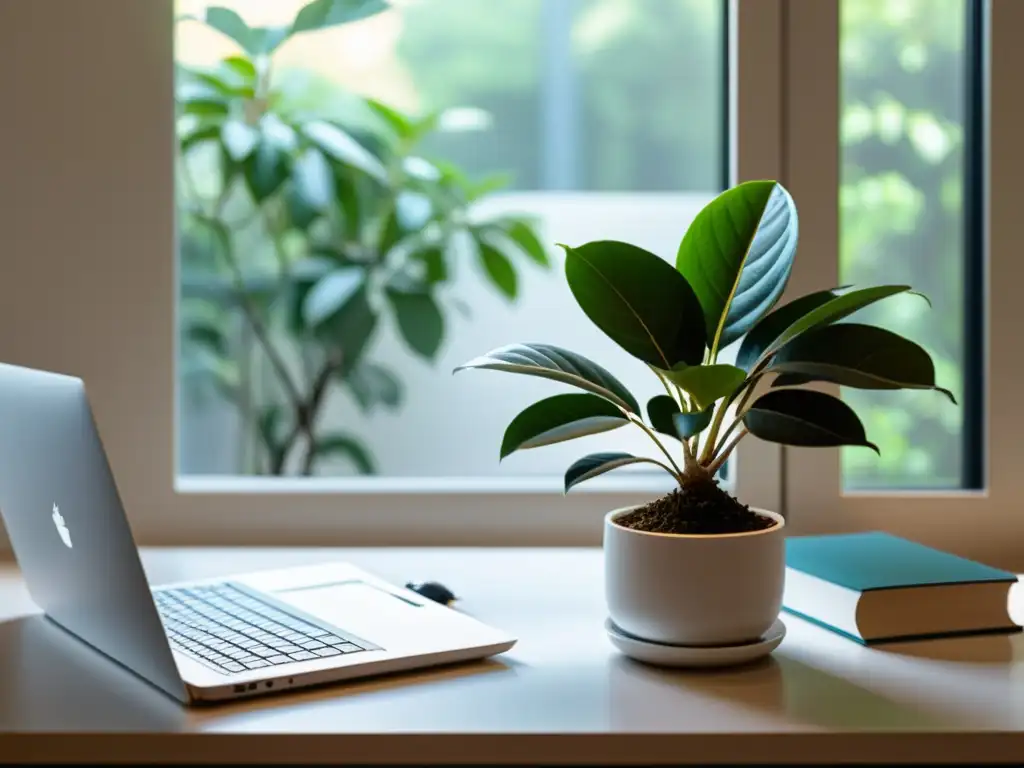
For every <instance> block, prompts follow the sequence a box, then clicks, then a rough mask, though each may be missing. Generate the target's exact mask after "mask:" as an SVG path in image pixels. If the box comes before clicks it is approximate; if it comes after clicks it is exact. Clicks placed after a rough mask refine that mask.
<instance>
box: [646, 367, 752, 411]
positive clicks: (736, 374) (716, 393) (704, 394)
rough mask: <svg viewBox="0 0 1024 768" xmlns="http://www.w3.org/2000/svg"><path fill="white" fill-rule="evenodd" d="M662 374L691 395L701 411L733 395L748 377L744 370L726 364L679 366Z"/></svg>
mask: <svg viewBox="0 0 1024 768" xmlns="http://www.w3.org/2000/svg"><path fill="white" fill-rule="evenodd" d="M662 373H663V374H664V376H665V378H667V379H669V380H670V381H671V382H673V383H674V384H675V385H676V386H678V387H680V388H681V389H682V390H683V391H685V392H687V393H689V394H690V395H691V396H692V397H693V401H694V404H695V405H696V406H697V408H698V409H699V410H703V409H705V408H707V407H708V406H709V405H711V404H712V403H714V402H715V401H716V400H718V399H719V398H722V397H725V396H726V395H731V394H732V393H733V392H735V391H736V388H737V387H739V385H740V384H742V383H743V380H744V379H746V377H747V374H746V372H745V371H744V370H743V369H742V368H737V367H736V366H735V365H726V364H724V363H717V364H715V365H694V366H690V367H685V366H679V367H677V368H675V369H673V370H671V371H663V372H662Z"/></svg>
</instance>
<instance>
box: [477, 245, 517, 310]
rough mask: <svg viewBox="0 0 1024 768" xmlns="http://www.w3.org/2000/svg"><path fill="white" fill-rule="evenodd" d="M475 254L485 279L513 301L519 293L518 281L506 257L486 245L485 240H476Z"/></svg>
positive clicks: (491, 246)
mask: <svg viewBox="0 0 1024 768" xmlns="http://www.w3.org/2000/svg"><path fill="white" fill-rule="evenodd" d="M476 250H477V254H478V255H479V259H480V266H482V267H483V270H484V273H485V274H486V275H487V278H488V279H489V280H490V281H491V284H492V285H494V287H495V288H497V289H498V290H499V291H500V292H501V293H502V294H503V295H504V296H505V298H507V299H514V298H515V297H516V295H517V294H518V292H519V280H518V277H517V275H516V270H515V267H513V266H512V262H511V261H509V259H508V257H507V256H506V255H505V254H503V253H502V252H501V251H499V250H498V249H497V248H495V247H494V246H493V245H491V244H490V243H488V242H487V241H486V240H483V239H481V240H478V241H477V243H476Z"/></svg>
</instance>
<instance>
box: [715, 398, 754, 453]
mask: <svg viewBox="0 0 1024 768" xmlns="http://www.w3.org/2000/svg"><path fill="white" fill-rule="evenodd" d="M755 385H756V380H755V381H754V382H753V383H752V384H751V386H750V387H748V388H747V390H746V391H745V392H744V393H743V397H742V398H741V399H740V402H739V405H737V406H736V418H735V419H733V421H732V423H731V424H730V425H729V426H728V428H727V429H726V430H725V432H723V433H722V437H721V439H720V440H719V441H718V445H717V446H715V451H714V453H713V454H712V456H717V455H718V453H719V452H720V451H721V450H722V446H724V445H725V441H726V440H728V439H729V435H731V434H732V433H733V431H734V430H735V429H736V427H738V426H739V425H740V424H742V423H743V409H744V408H745V407H746V405H747V401H748V400H750V398H751V396H752V395H753V393H754V387H755Z"/></svg>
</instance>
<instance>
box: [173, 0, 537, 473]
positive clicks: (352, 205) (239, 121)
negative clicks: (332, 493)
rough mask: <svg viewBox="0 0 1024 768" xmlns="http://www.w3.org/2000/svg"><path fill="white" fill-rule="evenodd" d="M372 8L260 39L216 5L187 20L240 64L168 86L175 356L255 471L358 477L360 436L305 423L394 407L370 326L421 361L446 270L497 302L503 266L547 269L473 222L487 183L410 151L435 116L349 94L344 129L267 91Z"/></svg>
mask: <svg viewBox="0 0 1024 768" xmlns="http://www.w3.org/2000/svg"><path fill="white" fill-rule="evenodd" d="M386 7H387V6H386V4H385V3H383V2H381V1H380V0H314V2H311V3H309V4H307V5H306V6H304V7H303V8H302V9H301V10H300V11H299V13H298V14H297V16H296V17H295V19H294V21H293V22H292V24H291V25H289V26H285V27H274V28H251V27H249V26H248V25H247V24H246V23H245V21H244V20H243V19H242V18H241V17H240V16H239V15H238V14H237V13H235V12H234V11H232V10H230V9H227V8H220V7H212V8H208V9H206V11H205V13H204V14H203V16H202V18H200V19H193V18H189V19H188V20H190V21H200V22H203V23H205V24H207V25H208V26H210V27H212V28H213V29H216V30H217V31H219V32H221V33H222V34H224V35H226V36H227V37H229V38H231V39H232V40H233V41H234V42H235V43H236V44H237V46H238V49H239V50H238V52H237V53H236V54H235V55H232V56H230V57H228V58H225V59H224V60H223V61H221V62H220V63H219V65H218V66H217V67H215V68H212V69H198V68H188V67H179V70H178V87H177V109H178V123H177V137H178V149H179V152H178V155H179V157H178V163H179V179H180V182H181V183H180V185H179V212H180V216H181V239H182V242H181V262H182V271H183V275H184V280H183V286H182V290H183V296H182V304H181V316H182V320H181V323H180V325H181V334H182V338H181V346H182V356H183V361H184V366H185V373H186V375H187V376H190V377H196V376H198V377H200V378H201V379H204V380H212V381H213V382H215V383H216V385H217V387H218V388H219V390H220V392H221V393H222V394H223V395H224V396H226V397H227V398H228V399H229V400H230V401H231V402H232V403H234V404H235V406H236V407H237V408H238V409H239V411H240V412H241V413H242V414H243V417H244V419H245V421H246V422H247V427H248V429H249V430H251V431H252V432H253V433H254V434H255V435H256V436H257V438H258V439H259V441H260V445H261V447H262V450H261V451H260V452H259V454H258V455H257V456H256V457H255V462H254V466H253V471H255V472H261V473H269V474H283V473H286V472H293V471H294V472H298V473H301V474H310V473H311V472H312V471H313V469H314V466H315V464H316V462H317V461H318V460H320V459H322V458H324V457H328V456H332V455H341V456H344V457H346V458H347V459H348V460H349V461H350V462H351V463H352V464H353V465H354V466H355V467H356V468H357V469H358V470H359V471H360V472H363V473H372V472H373V471H374V467H375V463H374V457H373V456H372V455H371V453H370V452H369V450H368V449H367V448H366V446H365V445H364V444H363V442H362V441H361V440H360V438H359V436H358V435H355V434H352V433H350V432H347V431H344V430H341V429H338V428H337V426H336V425H329V426H325V425H322V424H320V423H319V422H318V416H319V415H320V413H321V409H322V407H323V404H324V401H325V398H326V397H327V396H328V395H329V393H330V392H331V390H332V389H334V388H344V389H347V390H348V391H349V393H350V394H351V395H352V398H353V400H354V401H355V402H356V403H357V404H358V405H359V407H361V408H362V409H363V410H367V411H369V410H372V409H375V408H386V409H395V408H397V407H398V406H399V405H400V403H401V401H402V396H403V387H402V381H401V377H400V375H399V374H398V372H396V371H394V370H392V369H390V368H388V367H385V366H384V365H381V364H380V363H379V362H376V361H374V360H373V355H372V348H373V342H374V339H375V338H376V335H377V334H378V333H379V332H380V326H381V320H382V319H383V318H384V316H385V315H388V316H390V319H391V320H392V321H393V324H394V326H395V327H396V328H397V329H398V333H399V334H400V335H401V337H402V339H403V340H404V342H405V345H406V347H407V348H408V350H409V351H410V352H411V353H412V354H414V355H417V356H420V357H422V358H424V359H426V360H429V361H433V360H434V359H435V358H436V357H437V355H438V353H439V350H440V349H441V346H442V344H443V341H444V337H445V327H446V325H445V314H446V312H447V311H448V310H450V309H451V308H452V307H456V308H459V307H457V306H456V304H455V300H454V299H453V298H451V297H450V296H449V295H448V294H446V293H445V291H444V288H445V286H446V284H448V283H449V282H450V281H452V280H453V279H454V278H453V274H454V268H455V263H456V262H457V261H462V260H463V258H464V257H468V258H470V259H472V260H475V261H476V262H477V266H478V268H479V269H480V270H481V271H482V273H483V274H484V275H486V276H487V278H488V280H489V284H490V285H491V286H492V287H493V288H494V289H495V290H496V291H497V292H498V293H499V294H500V295H502V296H503V297H504V298H506V299H507V300H509V301H512V300H515V298H516V297H517V294H518V290H519V288H518V285H519V282H518V275H517V263H518V262H521V261H523V260H528V261H532V262H535V263H537V264H539V265H541V266H543V267H547V266H548V265H549V262H548V256H547V253H546V251H545V250H544V248H543V247H542V246H541V244H540V242H539V240H538V238H537V235H536V232H535V229H534V225H533V223H532V221H530V220H529V219H527V218H525V217H518V216H501V217H492V218H486V219H481V218H479V217H476V216H474V215H473V212H472V207H473V204H474V203H476V202H477V201H478V200H479V199H481V198H482V197H484V196H485V195H487V194H488V193H490V192H491V191H493V190H495V189H497V188H498V187H500V186H501V183H502V181H501V179H495V178H488V179H483V180H479V181H477V180H473V179H471V178H469V177H468V176H467V175H466V174H464V173H463V172H462V171H461V170H460V169H459V168H457V167H455V166H453V165H451V164H448V163H444V162H441V161H438V160H435V159H429V158H427V157H425V156H424V155H423V154H422V153H421V145H422V144H423V142H424V141H425V140H426V139H428V138H429V137H430V136H431V135H432V134H434V133H435V132H436V131H437V130H438V122H439V117H440V115H439V114H437V113H428V114H423V115H408V114H404V113H402V112H400V111H398V110H396V109H393V108H391V107H390V106H388V105H386V104H383V103H381V102H378V101H375V100H372V99H362V98H358V97H355V96H354V95H351V94H348V95H347V96H348V102H347V103H349V104H350V105H355V106H356V107H358V108H359V113H360V115H361V118H362V119H360V120H354V121H353V124H352V125H349V124H346V123H344V122H342V121H339V120H338V119H337V118H336V116H334V115H331V114H321V113H319V112H318V111H317V109H316V108H315V107H313V108H310V107H308V106H304V105H303V99H302V98H301V94H299V95H297V94H295V93H290V92H288V91H286V90H285V89H283V88H282V87H281V86H280V85H279V84H278V82H277V80H276V79H275V74H276V72H275V69H274V54H275V52H276V51H277V50H278V48H279V47H280V46H281V45H282V44H283V43H284V42H285V41H286V40H288V39H290V38H292V37H294V36H296V35H301V34H304V33H307V32H313V31H316V30H319V29H323V28H325V27H328V26H334V25H339V24H346V23H349V22H353V21H358V20H360V19H363V18H366V17H368V16H371V15H373V14H376V13H379V12H381V11H382V10H384V9H385V8H386ZM289 82H293V81H289ZM243 337H244V338H247V339H251V340H252V341H254V342H255V344H256V348H257V349H258V357H257V359H256V360H255V361H253V360H251V359H249V358H248V355H247V353H246V351H245V350H246V349H247V345H246V344H244V343H241V342H240V339H241V338H243ZM253 365H260V366H264V367H265V368H266V369H267V370H269V371H270V372H271V374H272V377H273V381H274V384H275V386H274V387H273V389H272V391H271V392H269V393H262V396H261V397H259V398H254V396H253V393H252V392H251V391H250V388H249V387H247V386H244V384H243V381H242V379H243V376H244V372H245V371H246V369H247V368H248V367H251V366H253Z"/></svg>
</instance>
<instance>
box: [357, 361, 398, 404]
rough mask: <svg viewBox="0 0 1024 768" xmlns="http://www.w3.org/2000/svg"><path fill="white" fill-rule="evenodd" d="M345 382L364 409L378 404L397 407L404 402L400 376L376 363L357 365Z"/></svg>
mask: <svg viewBox="0 0 1024 768" xmlns="http://www.w3.org/2000/svg"><path fill="white" fill-rule="evenodd" d="M345 384H346V385H347V386H348V388H349V391H350V392H351V393H352V397H354V398H355V400H356V402H357V403H359V406H360V407H361V408H362V409H363V410H364V411H368V410H370V409H371V408H373V407H374V406H376V405H378V404H379V405H384V406H386V407H388V408H397V407H398V405H399V404H400V403H401V402H402V384H401V382H400V381H399V380H398V377H397V376H396V375H395V374H394V373H393V372H391V371H389V370H388V369H387V368H385V367H384V366H382V365H377V364H376V363H367V362H362V363H360V364H359V365H357V366H356V367H355V368H354V369H353V370H352V371H350V372H349V374H348V375H347V376H346V377H345Z"/></svg>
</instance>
